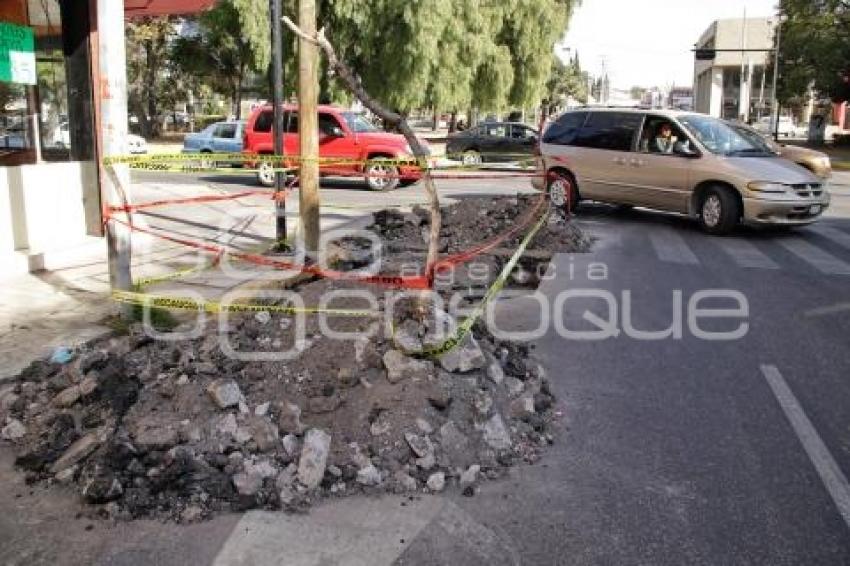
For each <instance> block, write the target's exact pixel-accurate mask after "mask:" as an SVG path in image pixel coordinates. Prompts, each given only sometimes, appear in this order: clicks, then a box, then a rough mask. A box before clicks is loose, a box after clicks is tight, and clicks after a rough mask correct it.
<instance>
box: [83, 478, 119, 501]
mask: <svg viewBox="0 0 850 566" xmlns="http://www.w3.org/2000/svg"><path fill="white" fill-rule="evenodd" d="M122 493H124V488H122V487H121V482H119V481H118V478H116V477H115V476H114V475H112V473H109V472H103V473H100V474H98V475H96V476H95V477H93V478H91V479H90V480H88V481H87V482H86V485H85V486H84V487H83V497H84V498H85V500H86V501H88V502H89V503H107V502H109V501H113V500H115V499H118V498H119V497H121V494H122Z"/></svg>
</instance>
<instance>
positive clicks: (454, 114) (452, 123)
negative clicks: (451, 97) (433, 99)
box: [449, 110, 457, 134]
mask: <svg viewBox="0 0 850 566" xmlns="http://www.w3.org/2000/svg"><path fill="white" fill-rule="evenodd" d="M456 131H457V110H452V118H451V120H450V121H449V133H450V134H453V133H455V132H456Z"/></svg>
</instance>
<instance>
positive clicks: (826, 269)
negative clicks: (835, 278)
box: [779, 238, 850, 275]
mask: <svg viewBox="0 0 850 566" xmlns="http://www.w3.org/2000/svg"><path fill="white" fill-rule="evenodd" d="M779 243H780V244H781V245H782V247H784V248H785V249H786V250H788V251H789V252H791V253H792V254H794V255H795V256H797V257H799V258H800V259H802V260H803V261H805V262H806V263H808V264H809V265H811V266H812V267H814V268H815V269H817V270H818V271H820V272H821V273H825V274H827V275H850V264H848V263H847V262H845V261H842V260H840V259H838V258H837V257H835V256H833V255H831V254H828V253H826V252H825V251H823V250H822V249H820V248H819V247H817V246H815V245H813V244H810V243H809V242H807V241H805V240H803V239H801V238H784V239H781V240H779Z"/></svg>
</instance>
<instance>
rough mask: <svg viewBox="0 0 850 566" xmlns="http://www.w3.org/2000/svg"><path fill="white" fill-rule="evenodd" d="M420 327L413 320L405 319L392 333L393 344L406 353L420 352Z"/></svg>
mask: <svg viewBox="0 0 850 566" xmlns="http://www.w3.org/2000/svg"><path fill="white" fill-rule="evenodd" d="M419 331H420V326H419V323H417V322H416V321H415V320H413V319H410V318H409V319H407V320H405V321H404V322H402V323H401V324H399V325H398V327H397V328H396V329H395V331H394V332H393V344H394V345H395V347H396V348H397V349H398V350H400V351H402V352H406V353H414V352H420V351H422V339H421V338H420V337H419Z"/></svg>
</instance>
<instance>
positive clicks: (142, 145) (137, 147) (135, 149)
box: [127, 134, 148, 155]
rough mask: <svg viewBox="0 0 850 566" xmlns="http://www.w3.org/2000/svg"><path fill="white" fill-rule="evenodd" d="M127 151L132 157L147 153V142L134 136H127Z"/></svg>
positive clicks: (140, 137)
mask: <svg viewBox="0 0 850 566" xmlns="http://www.w3.org/2000/svg"><path fill="white" fill-rule="evenodd" d="M127 151H129V152H130V153H131V154H133V155H139V154H142V153H147V152H148V142H146V141H145V138H143V137H142V136H137V135H136V134H128V135H127Z"/></svg>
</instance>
